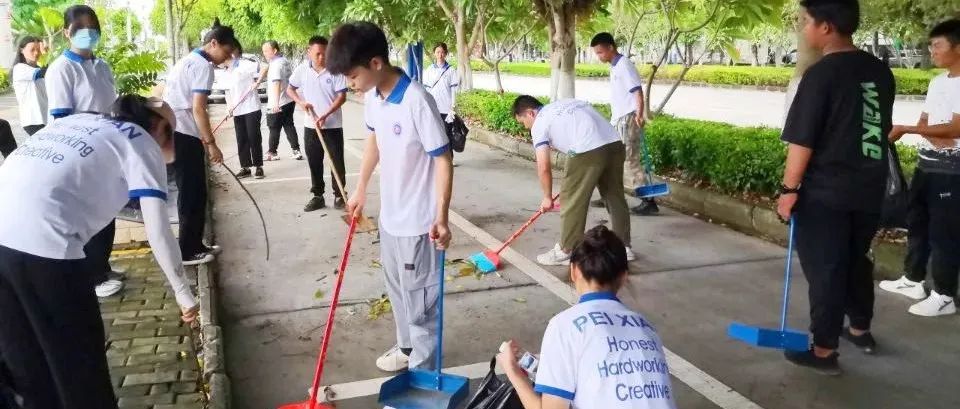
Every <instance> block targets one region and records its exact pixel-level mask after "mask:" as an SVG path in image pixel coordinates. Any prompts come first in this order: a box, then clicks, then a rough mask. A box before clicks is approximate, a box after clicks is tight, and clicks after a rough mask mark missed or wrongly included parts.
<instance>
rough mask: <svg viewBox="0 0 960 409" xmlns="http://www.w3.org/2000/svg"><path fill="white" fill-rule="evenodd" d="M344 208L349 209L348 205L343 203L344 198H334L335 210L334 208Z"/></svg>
mask: <svg viewBox="0 0 960 409" xmlns="http://www.w3.org/2000/svg"><path fill="white" fill-rule="evenodd" d="M344 207H347V203H346V202H344V201H343V198H342V197H339V196H338V197H335V198H333V208H334V209H343V208H344Z"/></svg>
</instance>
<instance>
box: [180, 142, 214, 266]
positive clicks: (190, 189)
mask: <svg viewBox="0 0 960 409" xmlns="http://www.w3.org/2000/svg"><path fill="white" fill-rule="evenodd" d="M173 139H174V140H173V142H174V150H175V152H176V155H177V156H176V161H175V162H174V163H173V168H174V174H175V178H176V180H177V189H179V191H180V192H179V195H178V198H177V212H178V213H179V216H180V252H182V253H183V257H184V258H189V257H192V256H193V255H195V254H197V253H200V252H201V251H203V250H204V249H205V247H204V245H203V228H204V226H205V225H206V222H207V169H206V156H205V152H204V149H203V143H202V142H200V139H199V138H197V137H194V136H190V135H186V134H182V133H179V132H175V133H174V135H173Z"/></svg>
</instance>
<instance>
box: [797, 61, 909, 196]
mask: <svg viewBox="0 0 960 409" xmlns="http://www.w3.org/2000/svg"><path fill="white" fill-rule="evenodd" d="M895 96H896V90H895V85H894V79H893V72H891V71H890V67H888V66H887V65H886V64H884V63H883V62H882V61H880V60H879V59H877V58H876V57H874V56H873V55H870V54H868V53H866V52H863V51H860V50H857V51H848V52H838V53H832V54H827V55H825V56H824V57H823V58H822V59H820V61H818V62H817V63H816V64H814V65H812V66H811V67H810V68H809V69H808V70H807V72H806V73H805V74H804V75H803V79H802V80H801V81H800V87H799V88H798V89H797V95H796V97H794V100H793V104H792V105H791V106H790V112H789V114H788V115H787V123H786V126H784V128H783V136H781V139H783V141H785V142H789V143H792V144H796V145H800V146H803V147H806V148H810V149H813V150H814V152H813V156H812V157H811V158H810V164H809V165H808V167H807V171H806V173H805V174H804V176H803V182H802V184H801V185H800V194H801V195H807V197H810V198H813V199H814V200H815V201H817V202H820V203H823V204H825V205H827V206H830V207H831V208H833V209H837V210H856V211H864V212H868V213H880V208H881V206H882V204H883V194H884V189H885V187H886V180H887V153H888V150H887V135H889V134H890V129H891V128H892V127H893V122H892V116H893V100H894V98H895Z"/></svg>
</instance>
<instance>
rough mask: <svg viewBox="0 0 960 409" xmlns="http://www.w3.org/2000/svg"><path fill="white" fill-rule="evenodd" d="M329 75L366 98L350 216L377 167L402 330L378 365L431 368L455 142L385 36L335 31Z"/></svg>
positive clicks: (383, 257)
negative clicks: (391, 53) (394, 58)
mask: <svg viewBox="0 0 960 409" xmlns="http://www.w3.org/2000/svg"><path fill="white" fill-rule="evenodd" d="M327 61H328V63H327V69H328V70H329V71H330V72H331V73H333V74H334V75H345V76H346V77H347V78H348V79H349V81H350V82H351V83H353V86H354V87H355V88H358V89H361V90H363V91H364V92H366V96H365V98H364V117H365V119H366V125H367V128H368V129H369V130H370V132H371V133H370V136H369V137H368V138H367V141H366V144H365V147H364V151H363V160H362V161H361V165H360V166H361V167H360V180H359V182H358V184H357V187H356V189H355V190H354V192H353V195H352V197H351V198H350V200H349V201H348V202H347V211H348V213H349V214H352V215H354V216H355V217H360V215H361V212H362V210H363V207H364V204H365V203H366V192H367V184H368V182H369V181H370V176H371V175H372V174H373V170H374V168H375V167H376V166H377V164H379V165H380V262H381V264H382V265H383V272H384V279H385V281H386V286H387V294H388V295H389V297H390V303H391V304H392V305H393V313H394V318H395V322H396V325H397V345H396V346H395V347H393V348H391V349H390V350H388V351H387V352H386V353H384V354H383V355H382V356H380V358H378V359H377V367H378V368H380V369H381V370H383V371H388V372H396V371H400V370H404V369H407V368H411V369H413V368H419V369H432V365H433V362H434V360H433V358H434V357H433V355H434V354H435V353H436V351H437V338H436V331H437V320H436V316H437V313H438V311H437V300H438V298H439V297H441V296H443V295H442V294H439V291H438V290H439V281H440V277H439V276H438V274H440V268H441V266H440V265H439V264H438V255H439V254H438V251H439V250H443V249H445V248H446V247H447V245H449V244H450V229H449V228H448V226H447V213H448V211H449V207H450V192H451V189H452V184H453V162H452V157H451V154H450V142H449V140H448V138H447V134H446V131H445V128H444V124H443V120H442V119H441V118H440V112H439V111H438V110H437V105H436V103H435V102H434V100H433V98H432V97H431V96H430V94H429V93H427V92H426V91H425V90H424V89H423V86H421V85H420V84H418V83H416V82H413V81H411V80H410V78H409V77H407V75H406V74H404V73H403V71H400V70H399V69H398V68H395V67H393V66H391V65H390V59H389V57H388V48H387V37H386V35H384V33H383V31H382V30H381V29H380V28H379V27H377V26H376V25H374V24H372V23H368V22H356V23H347V24H344V25H342V26H340V28H338V29H337V30H336V31H335V32H334V34H333V37H332V38H331V39H330V44H329V46H328V47H327Z"/></svg>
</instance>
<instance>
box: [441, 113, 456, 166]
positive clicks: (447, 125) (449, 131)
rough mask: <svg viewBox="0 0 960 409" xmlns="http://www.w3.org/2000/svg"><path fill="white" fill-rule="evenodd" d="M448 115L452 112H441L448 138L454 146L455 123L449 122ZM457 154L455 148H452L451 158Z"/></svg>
mask: <svg viewBox="0 0 960 409" xmlns="http://www.w3.org/2000/svg"><path fill="white" fill-rule="evenodd" d="M447 115H450V114H440V118H441V119H443V130H444V131H445V132H446V133H447V140H449V141H450V143H451V145H450V146H451V147H452V146H453V145H452V144H453V124H452V123H449V122H447ZM455 154H456V152H454V151H453V149H452V148H451V149H450V158H451V159H453V155H455Z"/></svg>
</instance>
